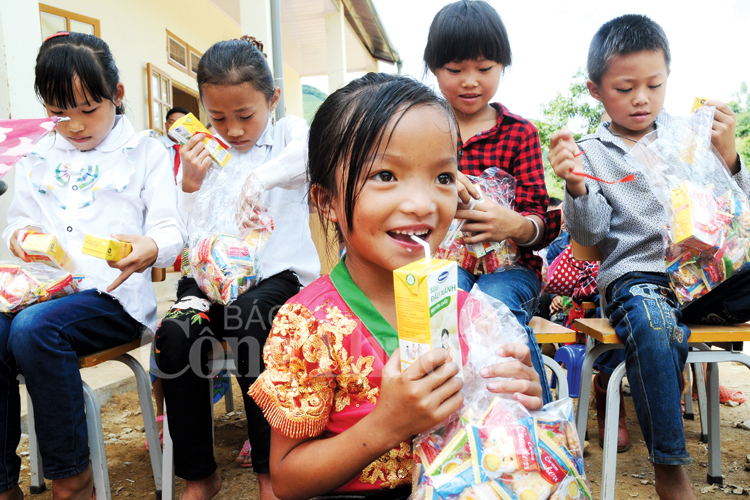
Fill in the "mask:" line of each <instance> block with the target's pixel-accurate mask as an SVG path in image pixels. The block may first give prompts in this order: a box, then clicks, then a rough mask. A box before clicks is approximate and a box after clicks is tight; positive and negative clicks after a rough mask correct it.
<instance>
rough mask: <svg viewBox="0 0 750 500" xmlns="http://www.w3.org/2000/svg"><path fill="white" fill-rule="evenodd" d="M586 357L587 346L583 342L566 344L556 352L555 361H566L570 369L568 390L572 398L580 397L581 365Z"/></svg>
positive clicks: (566, 365) (567, 367)
mask: <svg viewBox="0 0 750 500" xmlns="http://www.w3.org/2000/svg"><path fill="white" fill-rule="evenodd" d="M585 357H586V346H585V345H583V344H570V345H564V346H562V347H560V348H559V349H558V350H557V353H555V361H557V362H558V363H565V368H566V369H567V370H568V391H569V393H570V397H571V398H577V397H578V391H579V389H580V386H581V367H582V366H583V359H584V358H585Z"/></svg>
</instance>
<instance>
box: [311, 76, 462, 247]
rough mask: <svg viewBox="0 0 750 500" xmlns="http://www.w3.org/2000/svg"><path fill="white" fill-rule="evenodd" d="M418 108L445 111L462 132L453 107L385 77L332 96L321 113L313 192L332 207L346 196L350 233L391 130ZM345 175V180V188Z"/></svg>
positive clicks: (314, 134)
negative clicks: (365, 182)
mask: <svg viewBox="0 0 750 500" xmlns="http://www.w3.org/2000/svg"><path fill="white" fill-rule="evenodd" d="M416 106H434V107H435V108H437V109H440V110H441V111H443V112H444V113H445V118H446V122H447V123H448V125H449V126H450V127H451V128H452V129H453V130H455V129H456V126H457V125H456V118H455V115H454V114H453V109H452V108H451V106H450V104H448V102H447V101H445V100H444V99H442V98H440V97H438V96H437V94H435V93H434V92H433V91H432V90H431V89H429V88H428V87H427V86H425V85H423V84H421V83H419V82H417V81H416V80H414V79H412V78H408V77H404V76H396V75H389V74H385V73H368V74H366V75H365V76H363V77H361V78H358V79H356V80H353V81H352V82H350V83H349V84H348V85H346V86H345V87H343V88H341V89H339V90H337V91H336V92H334V93H333V94H331V95H330V96H328V98H327V99H326V100H325V101H324V102H323V104H321V106H320V108H318V111H317V112H316V113H315V117H314V118H313V121H312V124H311V125H310V136H309V140H308V167H307V168H308V173H309V176H310V186H311V188H313V187H316V186H317V187H319V188H322V190H323V191H324V193H325V195H326V196H328V197H330V198H329V201H330V200H332V199H336V198H338V197H339V196H343V200H344V215H345V218H346V224H347V229H348V230H349V231H351V230H352V215H353V213H354V205H355V204H356V200H357V196H358V195H359V192H360V191H361V189H362V182H361V180H362V179H365V178H367V176H368V175H369V172H370V170H371V168H372V165H373V163H374V161H375V153H376V152H377V151H378V149H379V148H380V146H381V144H382V143H383V139H384V136H385V133H386V129H387V126H388V124H389V123H390V121H391V119H392V118H393V117H394V116H396V115H398V113H402V112H403V113H405V112H406V111H408V110H409V109H411V108H413V107H416ZM401 116H403V114H402V115H400V116H399V117H398V118H397V121H396V124H398V120H400V119H401ZM396 124H395V125H396ZM395 125H394V126H395ZM391 135H392V132H391ZM390 139H391V136H388V137H385V145H386V147H387V146H388V143H389V142H390ZM345 166H346V168H345ZM340 171H343V172H344V175H343V178H342V181H341V182H340V183H339V182H338V181H337V178H338V175H337V173H338V172H340ZM319 209H320V210H319V211H318V213H319V215H320V219H321V223H322V224H323V226H324V227H327V225H328V220H327V219H326V218H325V213H324V212H325V210H324V209H323V207H319ZM340 236H341V233H340V232H339V237H340Z"/></svg>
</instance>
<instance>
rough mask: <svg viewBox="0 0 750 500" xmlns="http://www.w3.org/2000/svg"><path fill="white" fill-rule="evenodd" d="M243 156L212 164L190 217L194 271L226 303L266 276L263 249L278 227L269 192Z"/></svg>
mask: <svg viewBox="0 0 750 500" xmlns="http://www.w3.org/2000/svg"><path fill="white" fill-rule="evenodd" d="M248 170H249V165H245V162H243V161H235V162H230V163H228V164H227V165H226V166H225V167H224V168H219V167H215V166H211V167H210V168H209V170H208V173H207V174H206V178H205V179H204V180H203V184H202V186H201V189H200V192H199V194H198V196H197V198H196V200H195V204H194V205H193V210H192V212H191V213H190V219H189V220H188V231H189V234H190V236H189V239H188V246H189V251H188V261H189V262H190V274H191V275H192V276H193V278H195V281H196V282H197V283H198V286H199V287H200V288H201V290H202V291H203V292H204V293H205V294H206V296H207V297H208V299H209V300H211V301H212V302H215V303H218V304H223V305H227V304H230V303H232V302H233V301H235V300H236V299H237V297H239V296H240V295H242V294H243V293H245V292H246V291H248V290H249V289H251V288H253V287H254V286H255V285H256V284H257V283H258V282H259V281H260V280H261V279H262V275H261V272H260V269H259V262H260V253H261V251H262V250H263V248H264V247H265V245H266V243H268V240H269V238H270V237H271V235H272V233H273V218H272V217H271V214H270V212H269V210H268V192H267V191H266V190H264V189H263V187H262V185H261V184H260V182H258V181H257V180H255V178H254V176H253V175H252V174H250V175H248V174H247V172H248Z"/></svg>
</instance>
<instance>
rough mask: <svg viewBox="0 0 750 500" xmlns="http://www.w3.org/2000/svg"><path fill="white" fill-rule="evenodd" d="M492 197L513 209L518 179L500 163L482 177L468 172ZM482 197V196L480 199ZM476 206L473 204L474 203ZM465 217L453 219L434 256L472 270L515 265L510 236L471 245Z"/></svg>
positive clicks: (494, 270)
mask: <svg viewBox="0 0 750 500" xmlns="http://www.w3.org/2000/svg"><path fill="white" fill-rule="evenodd" d="M467 177H468V178H469V180H471V182H472V183H473V184H474V185H476V186H477V187H478V188H479V189H480V191H481V192H482V196H483V199H489V200H490V201H493V202H495V203H497V204H499V205H501V206H503V207H506V208H510V209H513V202H514V201H515V199H516V179H515V178H513V177H512V176H511V175H509V174H507V173H506V172H504V171H502V170H500V169H498V168H497V167H492V168H488V169H487V170H485V171H484V172H482V175H481V176H480V177H474V176H467ZM480 201H483V200H480ZM472 206H473V204H472ZM463 225H464V221H463V220H461V219H454V220H453V222H452V223H451V226H450V228H449V229H448V234H446V236H445V239H443V242H442V243H441V244H440V246H439V247H438V249H437V251H436V253H435V256H436V257H437V258H439V259H447V260H454V261H456V263H457V264H458V265H459V266H461V267H462V268H464V269H466V270H467V271H468V272H470V273H471V274H480V273H483V274H492V273H497V272H501V271H504V270H506V269H510V268H512V267H515V266H516V256H517V253H518V247H517V245H516V244H515V243H514V242H513V241H512V240H510V239H506V240H504V241H500V242H482V243H477V244H474V245H470V244H467V243H465V242H464V240H463V238H464V232H462V231H461V228H462V227H463Z"/></svg>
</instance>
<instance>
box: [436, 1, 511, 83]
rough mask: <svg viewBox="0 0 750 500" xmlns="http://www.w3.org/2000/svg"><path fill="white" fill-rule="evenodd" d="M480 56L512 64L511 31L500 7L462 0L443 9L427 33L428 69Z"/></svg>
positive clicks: (504, 66)
mask: <svg viewBox="0 0 750 500" xmlns="http://www.w3.org/2000/svg"><path fill="white" fill-rule="evenodd" d="M480 58H484V59H487V60H488V61H495V62H496V63H498V64H502V65H503V68H507V67H508V66H510V63H511V52H510V41H509V40H508V32H507V31H506V30H505V25H504V24H503V20H502V19H500V15H499V14H498V13H497V11H496V10H495V9H494V8H492V6H491V5H490V4H488V3H487V2H484V1H482V0H460V1H458V2H454V3H451V4H448V5H446V6H445V7H443V8H442V9H440V12H438V13H437V14H436V15H435V18H434V19H433V20H432V24H430V31H429V33H428V34H427V46H426V47H425V49H424V56H423V59H424V63H425V67H426V69H429V70H431V71H434V70H436V69H438V68H442V67H443V66H445V65H446V64H448V63H451V62H460V61H466V60H472V61H473V60H477V59H480Z"/></svg>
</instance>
